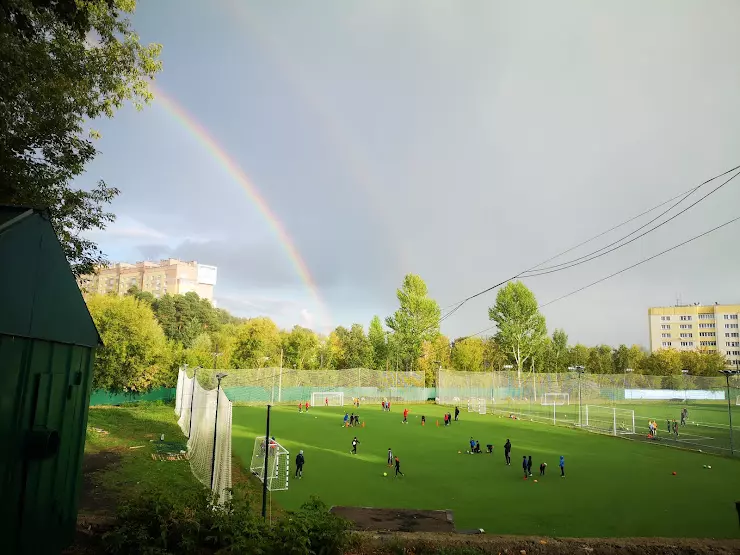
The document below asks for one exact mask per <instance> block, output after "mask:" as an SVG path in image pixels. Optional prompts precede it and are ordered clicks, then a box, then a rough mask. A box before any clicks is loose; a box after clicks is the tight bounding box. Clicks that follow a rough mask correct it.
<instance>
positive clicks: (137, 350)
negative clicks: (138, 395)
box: [87, 295, 172, 391]
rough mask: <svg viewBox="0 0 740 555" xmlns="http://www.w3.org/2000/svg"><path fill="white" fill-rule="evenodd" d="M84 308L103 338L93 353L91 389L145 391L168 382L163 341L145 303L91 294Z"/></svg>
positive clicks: (167, 363) (166, 348)
mask: <svg viewBox="0 0 740 555" xmlns="http://www.w3.org/2000/svg"><path fill="white" fill-rule="evenodd" d="M87 307H88V309H89V310H90V314H91V315H92V317H93V320H94V321H95V326H96V327H97V328H98V331H99V332H100V336H101V338H102V339H103V346H101V347H99V348H98V350H97V352H96V356H95V367H94V371H93V388H95V389H106V390H108V391H148V390H149V389H151V388H153V387H159V386H162V385H169V383H168V382H170V381H171V379H170V378H171V377H172V376H171V375H170V374H171V366H172V365H171V360H170V358H169V352H168V346H167V340H166V339H165V336H164V333H162V328H160V327H159V324H158V323H157V320H156V319H155V318H154V314H153V313H152V309H151V307H150V306H149V305H148V304H146V303H144V302H141V301H138V300H136V299H135V298H133V297H117V296H113V295H93V296H91V297H90V298H89V299H88V300H87Z"/></svg>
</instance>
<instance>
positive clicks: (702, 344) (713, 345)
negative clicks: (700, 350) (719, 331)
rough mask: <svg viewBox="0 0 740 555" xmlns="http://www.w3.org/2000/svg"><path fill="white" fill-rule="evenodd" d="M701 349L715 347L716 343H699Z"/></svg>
mask: <svg viewBox="0 0 740 555" xmlns="http://www.w3.org/2000/svg"><path fill="white" fill-rule="evenodd" d="M699 345H701V346H702V347H716V346H717V342H716V341H701V342H700V343H699Z"/></svg>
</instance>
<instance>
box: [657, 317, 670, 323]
mask: <svg viewBox="0 0 740 555" xmlns="http://www.w3.org/2000/svg"><path fill="white" fill-rule="evenodd" d="M660 319H661V320H663V321H664V322H670V321H671V317H670V316H661V317H660Z"/></svg>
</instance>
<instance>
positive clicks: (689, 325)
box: [680, 324, 693, 330]
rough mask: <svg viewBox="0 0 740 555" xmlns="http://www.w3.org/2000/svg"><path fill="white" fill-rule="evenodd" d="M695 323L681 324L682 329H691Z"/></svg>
mask: <svg viewBox="0 0 740 555" xmlns="http://www.w3.org/2000/svg"><path fill="white" fill-rule="evenodd" d="M692 325H693V324H681V326H680V327H681V329H682V330H690V329H691V327H692Z"/></svg>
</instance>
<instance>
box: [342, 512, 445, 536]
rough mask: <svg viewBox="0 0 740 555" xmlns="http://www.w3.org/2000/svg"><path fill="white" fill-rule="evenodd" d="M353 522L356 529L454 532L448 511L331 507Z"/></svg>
mask: <svg viewBox="0 0 740 555" xmlns="http://www.w3.org/2000/svg"><path fill="white" fill-rule="evenodd" d="M330 512H332V513H334V514H335V515H337V516H341V517H342V518H345V519H347V520H349V521H350V522H353V523H354V524H355V529H356V530H382V531H390V532H454V530H455V526H454V524H453V522H452V513H451V512H450V511H417V510H413V509H375V508H371V507H332V508H331V511H330Z"/></svg>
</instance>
